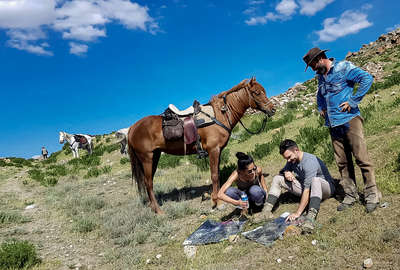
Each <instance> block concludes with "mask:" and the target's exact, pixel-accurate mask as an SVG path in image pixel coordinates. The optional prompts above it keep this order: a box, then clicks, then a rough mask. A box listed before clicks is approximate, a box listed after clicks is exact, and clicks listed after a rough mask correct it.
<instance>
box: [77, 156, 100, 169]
mask: <svg viewBox="0 0 400 270" xmlns="http://www.w3.org/2000/svg"><path fill="white" fill-rule="evenodd" d="M80 163H81V164H82V165H84V166H87V167H93V166H99V165H100V157H98V156H95V155H87V156H83V157H81V158H80Z"/></svg>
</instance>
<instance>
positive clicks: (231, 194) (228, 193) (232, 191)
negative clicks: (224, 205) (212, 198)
mask: <svg viewBox="0 0 400 270" xmlns="http://www.w3.org/2000/svg"><path fill="white" fill-rule="evenodd" d="M225 195H226V196H228V197H230V198H232V199H235V200H238V199H239V198H238V197H240V196H239V195H238V194H237V190H236V189H235V188H233V187H229V188H228V189H227V190H226V191H225ZM218 197H220V196H218Z"/></svg>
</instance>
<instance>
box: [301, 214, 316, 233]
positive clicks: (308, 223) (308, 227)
mask: <svg viewBox="0 0 400 270" xmlns="http://www.w3.org/2000/svg"><path fill="white" fill-rule="evenodd" d="M317 215H318V210H317V209H315V208H311V209H310V210H308V213H307V215H306V217H305V218H306V220H305V221H304V223H303V224H302V225H301V229H302V232H301V233H303V234H304V233H312V232H313V231H314V229H315V225H314V223H315V219H316V218H317Z"/></svg>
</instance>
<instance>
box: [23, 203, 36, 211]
mask: <svg viewBox="0 0 400 270" xmlns="http://www.w3.org/2000/svg"><path fill="white" fill-rule="evenodd" d="M34 208H36V205H35V204H31V205H28V206H27V207H25V210H29V209H34Z"/></svg>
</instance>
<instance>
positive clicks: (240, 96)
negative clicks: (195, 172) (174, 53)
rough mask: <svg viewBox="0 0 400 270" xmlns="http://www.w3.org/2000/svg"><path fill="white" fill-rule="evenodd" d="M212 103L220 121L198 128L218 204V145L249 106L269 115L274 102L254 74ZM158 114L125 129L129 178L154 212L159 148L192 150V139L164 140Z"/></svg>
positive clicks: (171, 151)
mask: <svg viewBox="0 0 400 270" xmlns="http://www.w3.org/2000/svg"><path fill="white" fill-rule="evenodd" d="M210 104H211V105H212V107H213V109H214V112H215V118H216V119H217V120H218V121H219V124H221V125H217V124H214V125H210V126H207V127H203V128H199V129H198V133H199V135H200V137H201V144H202V147H203V149H204V150H205V151H207V152H208V155H209V159H210V170H211V179H212V187H213V190H212V194H211V198H212V203H213V207H215V206H218V199H217V194H218V190H219V179H218V174H219V163H220V154H221V152H222V149H224V147H225V146H226V144H227V142H228V140H229V137H230V135H231V132H230V131H231V130H232V129H233V128H234V127H235V125H236V124H237V122H238V121H239V120H240V118H241V117H242V116H243V114H244V113H245V112H246V110H247V109H248V108H249V107H251V108H253V109H257V110H260V111H262V112H264V113H266V114H268V115H269V116H272V115H273V114H274V113H275V108H274V105H273V104H272V103H271V102H270V101H269V100H268V98H267V96H266V94H265V90H264V87H262V86H261V84H259V83H258V82H256V80H255V79H254V78H252V79H250V80H243V81H242V82H241V83H239V84H238V85H236V86H235V87H233V88H232V89H230V90H228V91H225V92H222V93H220V94H219V95H217V96H214V97H213V98H212V99H211V101H210ZM161 123H162V118H161V116H156V115H151V116H147V117H144V118H142V119H140V120H139V121H137V122H136V123H135V124H133V125H132V126H131V127H130V129H129V133H128V146H129V149H128V150H129V156H130V160H131V167H132V178H135V180H136V183H137V185H138V189H139V191H140V193H141V194H143V191H144V188H146V190H147V195H148V196H149V200H150V207H151V209H153V211H155V212H156V213H158V214H162V213H163V212H162V210H161V209H160V207H159V205H158V203H157V200H156V197H155V196H154V191H153V177H154V174H155V172H156V170H157V164H158V161H159V159H160V154H161V152H164V153H167V154H172V155H186V154H195V153H196V148H195V143H193V145H189V146H188V147H186V153H185V147H184V141H183V139H182V140H178V141H166V140H165V139H164V136H163V132H162V127H161Z"/></svg>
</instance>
